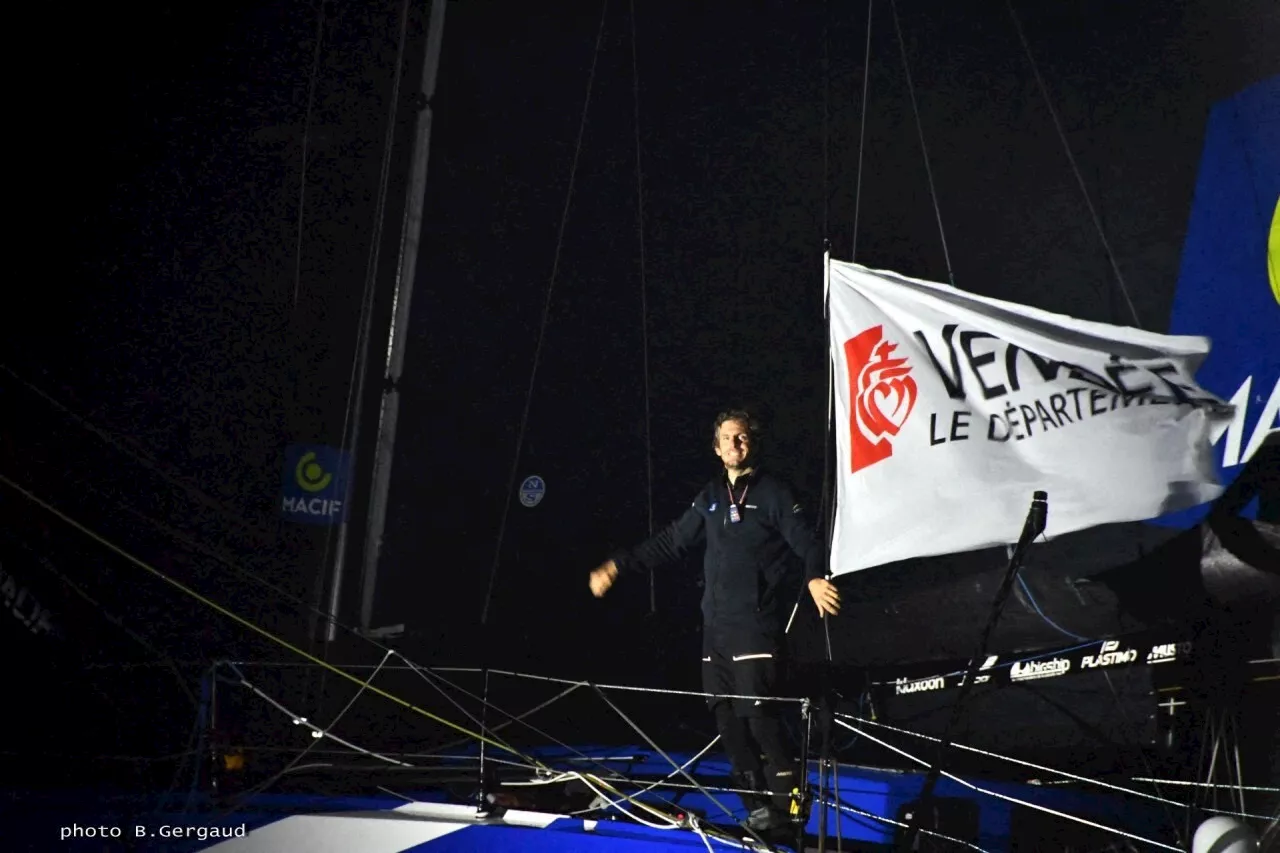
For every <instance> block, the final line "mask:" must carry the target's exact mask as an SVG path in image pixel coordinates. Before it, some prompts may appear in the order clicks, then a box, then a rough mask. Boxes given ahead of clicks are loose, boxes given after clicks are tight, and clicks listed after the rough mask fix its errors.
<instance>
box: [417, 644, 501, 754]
mask: <svg viewBox="0 0 1280 853" xmlns="http://www.w3.org/2000/svg"><path fill="white" fill-rule="evenodd" d="M404 660H405V662H406V663H409V661H408V659H407V658H405V659H404ZM409 666H410V667H411V668H412V669H413V671H414V672H415V673H417V674H418V676H419V677H420V678H421V679H422V680H423V681H425V682H426V683H427V684H428V685H430V686H431V687H432V688H433V689H434V690H435V691H436V692H437V693H439V694H440V695H441V696H443V697H444V698H445V700H446V701H447V702H449V704H451V705H453V707H455V708H457V709H458V710H459V711H461V712H462V715H463V716H464V717H466V718H467V719H468V720H470V721H471V722H472V723H474V724H475V725H477V726H478V727H479V728H480V731H482V732H484V733H485V734H487V735H488V736H489V737H492V738H493V739H494V740H498V736H497V734H496V733H495V730H494V729H493V728H491V727H489V726H486V725H485V724H484V722H482V721H481V720H479V719H477V718H476V715H475V714H473V713H471V712H470V711H468V710H467V709H466V708H464V707H463V706H462V703H461V702H459V701H458V700H457V699H454V698H453V697H452V696H450V695H449V694H448V693H446V692H445V689H444V688H443V687H441V686H440V685H439V684H436V683H435V682H434V681H432V680H431V678H429V677H428V674H429V675H431V676H432V677H434V678H437V679H439V680H440V681H443V682H444V683H445V684H449V681H448V680H447V679H445V678H443V677H441V676H439V675H436V674H435V673H433V672H431V670H429V669H427V668H426V667H420V666H418V665H416V664H413V663H409ZM449 686H450V687H452V686H453V685H452V684H450V685H449ZM485 692H486V694H487V693H488V682H487V681H486V682H485ZM480 703H481V706H482V707H484V708H488V707H492V706H491V705H490V704H489V702H488V700H486V699H481V700H480ZM507 749H508V750H510V751H512V752H515V750H514V749H512V748H511V747H510V746H508V747H507ZM485 757H486V756H485V754H484V744H483V743H481V744H480V763H481V767H480V774H481V775H482V776H483V775H484V760H485Z"/></svg>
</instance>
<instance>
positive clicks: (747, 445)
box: [716, 420, 751, 469]
mask: <svg viewBox="0 0 1280 853" xmlns="http://www.w3.org/2000/svg"><path fill="white" fill-rule="evenodd" d="M716 456H719V457H720V459H721V461H723V462H724V467H726V468H738V469H741V468H745V467H747V465H748V459H749V458H750V456H751V435H750V434H749V433H748V432H747V425H746V424H744V423H743V422H742V421H739V420H727V421H725V422H724V423H722V424H720V430H719V432H718V433H717V434H716Z"/></svg>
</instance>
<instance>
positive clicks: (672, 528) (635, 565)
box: [589, 501, 705, 598]
mask: <svg viewBox="0 0 1280 853" xmlns="http://www.w3.org/2000/svg"><path fill="white" fill-rule="evenodd" d="M704 536H705V530H704V528H703V519H702V512H701V510H699V509H698V504H697V502H696V501H695V502H694V504H693V505H692V506H690V507H689V508H688V509H687V510H685V511H684V514H683V515H681V516H680V517H679V518H677V519H676V520H675V521H673V522H671V523H670V524H668V525H667V526H666V527H664V528H662V529H661V530H659V531H658V532H657V533H655V534H654V535H652V536H650V537H649V538H648V539H646V540H644V541H643V542H641V543H640V544H639V545H637V546H636V547H634V548H632V549H631V550H629V551H619V552H618V553H616V554H614V555H613V557H611V558H610V559H608V560H605V561H604V562H603V563H601V564H600V565H599V566H597V567H596V569H595V570H594V571H593V572H592V573H591V577H590V581H589V582H590V585H591V594H592V595H594V596H595V597H596V598H600V597H601V596H602V595H604V594H605V593H606V592H608V591H609V587H611V586H613V582H614V581H615V580H617V579H618V575H619V574H646V573H648V572H652V571H654V570H655V569H658V568H660V567H662V566H664V565H666V564H667V563H673V562H675V561H676V560H678V559H680V558H681V557H683V556H685V555H686V554H688V553H689V552H690V551H691V550H693V549H694V548H696V547H697V546H699V545H701V544H702V540H703V537H704Z"/></svg>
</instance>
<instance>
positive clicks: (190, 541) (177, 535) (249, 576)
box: [79, 482, 389, 669]
mask: <svg viewBox="0 0 1280 853" xmlns="http://www.w3.org/2000/svg"><path fill="white" fill-rule="evenodd" d="M79 485H81V486H82V487H83V488H85V489H87V490H88V491H91V492H94V493H97V494H101V492H100V491H99V490H98V489H96V488H95V487H94V486H93V484H92V483H91V482H84V483H81V484H79ZM118 506H119V507H120V508H121V509H124V510H125V511H127V512H129V513H130V514H131V515H133V516H135V517H137V518H140V519H141V520H143V521H145V522H147V523H149V524H151V525H152V526H153V527H155V528H156V529H157V530H159V531H161V532H162V533H164V534H166V535H167V536H169V537H171V538H172V539H174V540H175V541H177V542H180V543H182V544H185V545H187V546H188V547H189V548H191V549H193V550H195V551H196V552H198V553H201V554H203V555H205V556H206V557H208V558H210V559H212V560H216V561H217V562H219V563H221V564H222V565H224V566H226V567H227V568H229V569H231V571H233V572H235V573H236V574H237V575H239V576H241V577H242V578H245V579H246V580H249V581H253V582H254V583H256V584H258V585H260V586H262V587H264V588H265V589H268V590H270V591H271V592H273V593H275V594H276V596H277V597H278V598H280V599H282V600H283V601H285V602H287V603H290V604H294V605H297V606H298V607H300V608H302V609H303V610H304V611H307V612H308V615H316V616H327V615H328V614H326V613H325V612H324V611H323V610H321V609H320V608H319V607H317V606H315V605H314V604H309V603H307V601H305V600H304V599H303V598H302V597H301V596H298V595H295V594H294V593H291V592H289V591H288V590H286V589H284V588H282V587H280V586H277V585H276V584H274V583H272V582H271V581H269V580H267V579H266V578H264V577H262V576H261V575H259V574H258V573H256V572H254V571H252V570H250V569H246V568H243V567H242V566H240V565H239V564H238V563H236V562H235V560H233V559H231V558H230V557H228V556H226V555H224V554H221V553H219V552H218V551H217V550H215V549H214V548H213V547H212V546H208V545H204V544H202V543H201V542H199V541H198V540H196V539H195V538H194V537H191V536H189V535H187V534H185V533H183V532H182V531H180V530H178V529H176V528H173V527H170V526H169V525H167V524H165V523H164V522H162V521H160V520H158V519H155V518H153V517H151V516H149V515H147V514H146V513H145V512H143V511H142V510H139V509H136V508H135V507H132V506H129V505H128V504H124V503H121V504H119V505H118ZM259 603H262V602H261V601H260V602H259ZM330 621H332V623H333V625H334V627H336V628H338V629H340V630H342V631H344V632H346V633H347V634H350V635H351V636H353V637H356V638H358V639H360V640H363V641H364V642H366V643H368V644H369V645H370V646H372V647H373V648H375V649H377V650H378V651H380V652H386V651H389V647H388V646H384V645H382V644H381V643H379V642H378V641H377V640H375V639H374V638H373V637H370V636H368V635H367V634H365V633H363V632H362V631H360V630H358V629H356V628H354V627H352V626H351V625H348V624H346V623H345V622H341V621H339V620H330ZM183 663H186V664H187V665H190V666H203V662H197V661H190V662H187V661H184V662H183ZM260 665H263V666H265V665H268V664H265V663H263V664H260ZM276 665H280V666H310V664H304V663H298V662H292V661H290V662H279V663H277V664H276ZM369 666H373V665H372V664H369V665H368V666H363V667H361V666H357V667H352V668H354V669H367V668H368V667H369Z"/></svg>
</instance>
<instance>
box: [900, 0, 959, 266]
mask: <svg viewBox="0 0 1280 853" xmlns="http://www.w3.org/2000/svg"><path fill="white" fill-rule="evenodd" d="M889 8H890V10H891V11H892V12H893V28H894V30H895V31H896V32H897V33H898V48H899V49H900V50H901V51H902V70H903V72H904V73H905V74H906V76H907V92H908V93H910V95H911V112H912V114H913V115H914V116H915V119H916V135H917V136H919V137H920V151H921V152H922V153H923V154H924V171H925V175H926V176H927V177H928V178H929V196H930V198H932V199H933V215H934V217H936V218H937V220H938V236H939V237H940V238H942V257H943V259H944V260H946V262H947V281H949V282H951V286H952V287H955V286H956V277H955V275H954V274H952V271H951V253H950V252H949V251H948V250H947V231H946V229H945V228H943V227H942V208H941V207H940V206H939V205H938V191H937V189H935V188H934V185H933V167H932V166H930V165H929V148H928V146H926V145H925V143H924V125H923V124H922V123H921V121H920V107H919V106H918V105H917V104H916V87H915V84H914V83H912V82H911V64H910V63H909V62H908V61H907V43H906V42H905V41H903V38H902V24H901V23H900V22H899V21H898V0H889Z"/></svg>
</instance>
